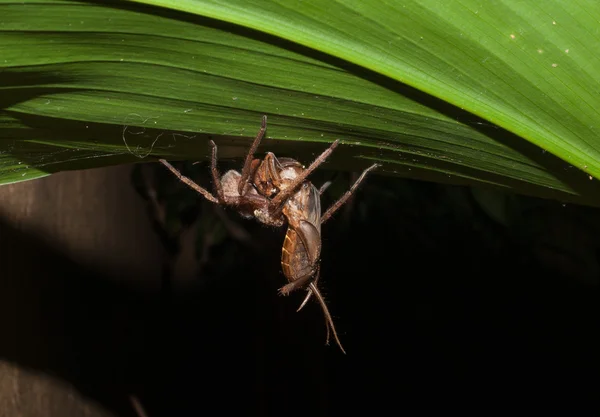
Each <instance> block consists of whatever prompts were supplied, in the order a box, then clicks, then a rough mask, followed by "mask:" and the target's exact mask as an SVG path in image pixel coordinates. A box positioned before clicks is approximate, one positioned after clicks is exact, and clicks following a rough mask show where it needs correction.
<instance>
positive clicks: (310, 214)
mask: <svg viewBox="0 0 600 417" xmlns="http://www.w3.org/2000/svg"><path fill="white" fill-rule="evenodd" d="M266 129H267V116H263V118H262V124H261V127H260V130H259V132H258V134H257V135H256V138H255V139H254V142H253V143H252V146H250V150H249V151H248V154H247V156H246V160H245V161H244V166H243V168H242V172H241V173H240V172H238V171H235V170H230V171H227V172H226V173H225V175H223V176H222V177H221V176H220V174H219V171H218V169H217V145H216V144H215V142H213V141H212V140H211V141H210V144H211V147H212V157H211V167H210V170H211V175H212V179H213V183H214V188H215V194H216V195H213V194H212V193H210V192H209V191H208V190H206V189H204V188H202V187H201V186H199V185H198V184H196V183H195V182H194V181H192V180H191V179H190V178H188V177H186V176H184V175H182V174H181V172H179V171H178V170H177V169H175V168H174V167H173V166H172V165H171V164H169V163H168V162H167V161H166V160H164V159H160V160H159V161H160V162H161V163H162V164H163V165H165V166H166V167H167V168H168V169H169V170H170V171H171V172H172V173H173V174H174V175H175V176H176V177H177V178H178V179H179V180H180V181H182V182H183V183H185V184H186V185H188V186H189V187H191V188H192V189H194V190H196V191H197V192H198V193H200V194H202V196H204V198H206V199H207V200H209V201H211V202H213V203H215V204H222V205H224V206H229V207H232V208H234V209H235V210H236V211H237V212H238V213H240V215H241V216H243V217H245V218H255V219H257V220H258V221H259V222H261V223H264V224H267V225H270V226H275V227H282V226H284V225H285V224H286V223H287V225H288V229H287V232H286V235H285V240H284V242H283V248H282V252H281V266H282V270H283V273H284V275H285V277H286V278H287V280H288V281H289V283H288V284H287V285H284V286H283V287H281V288H280V289H279V292H280V294H282V295H288V294H289V293H291V292H292V291H294V290H296V289H300V288H305V289H306V290H307V292H308V293H307V295H306V297H305V298H304V301H303V302H302V304H301V305H300V307H299V308H298V311H300V310H301V309H302V308H303V307H304V306H305V305H306V303H307V302H308V300H309V299H310V298H311V297H312V296H313V295H314V296H315V298H316V299H317V301H318V302H319V304H320V305H321V308H322V309H323V314H324V316H325V321H326V327H327V341H326V344H328V343H329V334H330V331H331V333H333V337H334V339H335V341H336V343H337V345H338V346H339V348H340V349H341V350H342V352H344V353H345V351H344V348H343V347H342V344H341V342H340V340H339V337H338V335H337V332H336V330H335V326H334V324H333V319H332V317H331V314H330V313H329V309H328V308H327V304H326V303H325V299H324V298H323V296H322V295H321V292H320V291H319V289H318V287H317V283H318V280H319V261H320V257H321V225H322V224H323V223H325V222H326V221H327V220H329V219H330V218H331V216H332V215H333V214H334V213H335V212H336V211H337V210H338V209H339V208H340V207H341V206H342V205H344V203H346V201H348V199H349V198H350V197H351V196H352V194H353V193H354V192H355V191H356V189H357V188H358V186H359V185H360V183H361V182H362V181H363V180H364V179H365V177H366V175H367V174H368V173H369V172H370V171H372V170H373V169H375V168H377V167H378V166H379V165H378V164H373V165H371V166H370V167H368V168H367V169H365V170H364V171H363V173H362V174H361V175H360V177H359V178H358V179H357V180H356V181H355V182H354V184H353V185H352V186H351V187H350V189H349V190H348V191H346V193H345V194H344V195H343V196H342V197H340V199H339V200H337V201H336V202H335V203H334V204H332V205H331V207H329V208H328V209H327V211H325V213H324V214H321V194H322V193H323V192H324V190H325V188H326V187H327V184H326V185H325V186H322V187H321V189H317V188H316V187H315V186H314V185H313V184H312V183H311V182H310V181H308V180H307V178H308V176H309V175H310V174H311V173H312V172H313V171H314V170H315V169H316V168H317V167H319V166H320V165H321V164H322V163H323V162H325V160H326V159H327V157H328V156H329V155H331V153H332V152H333V150H334V149H335V148H336V147H337V146H338V144H339V140H336V141H334V142H333V143H332V144H331V145H330V146H329V148H327V149H326V150H325V151H323V153H321V155H319V156H318V157H317V158H316V159H315V160H314V161H313V162H312V163H311V164H310V165H309V166H308V168H305V167H304V166H303V165H302V164H301V163H299V162H298V161H296V160H294V159H291V158H277V157H276V156H275V155H274V154H273V153H272V152H267V154H266V155H265V158H264V159H262V160H261V159H255V158H254V154H255V152H256V150H257V148H258V146H259V144H260V141H261V140H262V138H263V137H264V135H265V132H266Z"/></svg>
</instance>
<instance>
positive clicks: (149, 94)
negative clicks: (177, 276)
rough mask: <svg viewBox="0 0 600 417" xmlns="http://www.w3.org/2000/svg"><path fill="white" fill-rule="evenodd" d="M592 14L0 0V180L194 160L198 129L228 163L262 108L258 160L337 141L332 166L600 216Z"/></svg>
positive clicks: (577, 6) (433, 5)
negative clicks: (520, 197) (582, 207)
mask: <svg viewBox="0 0 600 417" xmlns="http://www.w3.org/2000/svg"><path fill="white" fill-rule="evenodd" d="M142 3H146V4H142ZM148 4H153V5H155V6H163V7H152V6H148ZM171 9H177V10H171ZM598 18H600V7H599V6H598V5H596V4H595V3H592V2H585V1H581V0H578V1H571V2H568V3H565V2H560V1H546V2H543V4H541V3H538V4H537V5H536V4H535V3H534V2H522V1H517V0H514V1H509V0H504V1H501V0H499V1H494V2H484V3H482V2H479V1H468V0H464V1H462V2H445V3H444V2H442V3H440V2H434V1H426V0H420V1H403V2H400V1H383V0H381V1H375V0H373V1H369V2H364V1H349V0H346V1H344V2H330V1H325V0H312V1H297V2H290V1H285V2H283V1H281V2H276V1H267V0H265V1H261V2H253V1H249V0H231V1H228V2H221V1H201V0H194V1H191V0H186V1H184V0H177V1H144V2H142V1H139V2H135V3H132V2H92V1H90V2H83V1H81V2H78V1H44V0H41V1H40V0H38V1H25V2H11V1H6V0H0V51H1V55H0V71H1V73H0V182H2V183H8V182H14V181H19V180H23V179H28V178H33V177H38V176H41V175H45V174H46V173H52V172H56V171H60V170H64V169H80V168H89V167H94V166H103V165H110V164H117V163H125V162H132V161H139V160H143V158H145V157H149V158H153V157H157V156H164V157H168V158H181V159H183V158H185V159H202V158H206V156H207V154H208V148H207V143H208V138H209V136H210V137H214V138H215V140H216V142H217V143H218V144H219V150H220V156H221V157H224V158H233V157H236V158H239V157H241V156H243V155H244V152H245V150H246V149H247V146H248V143H249V138H251V137H252V136H254V135H255V134H256V131H257V130H258V127H259V124H260V117H261V115H262V114H267V115H268V117H269V125H268V134H267V135H268V137H269V138H270V139H276V140H266V141H265V142H264V149H268V150H271V151H273V152H275V153H276V154H279V155H286V156H292V157H294V158H297V159H299V160H301V161H304V162H309V161H310V159H311V158H313V157H314V153H315V152H319V151H320V150H322V149H323V148H324V147H325V143H324V142H330V141H332V140H333V139H335V138H340V139H341V140H342V143H343V144H345V146H340V147H339V148H338V150H336V152H335V153H334V155H333V156H332V158H331V161H330V163H328V166H329V167H332V168H337V169H353V170H360V169H362V168H363V167H364V166H366V165H367V164H368V163H369V161H372V160H377V161H381V162H383V164H384V166H383V168H382V169H381V170H380V173H381V172H383V173H388V174H394V175H401V176H408V177H412V178H418V179H424V180H431V181H438V182H449V183H453V184H470V185H486V186H492V187H501V188H503V189H509V190H514V191H517V192H520V193H526V194H531V195H539V196H544V197H550V198H556V199H564V200H570V201H577V202H582V203H587V204H595V205H598V204H600V198H599V197H597V196H599V195H600V193H598V191H599V186H598V185H597V181H591V180H590V178H591V177H589V175H590V174H591V175H598V174H599V173H600V154H599V152H598V148H599V145H598V140H597V139H596V137H595V135H594V130H595V123H596V120H597V119H598V111H597V109H598V108H599V106H598V104H600V103H598V100H599V99H598V92H599V86H598V76H597V75H596V73H595V71H594V69H595V68H597V67H598V64H599V63H598V62H597V61H598V59H599V58H598V57H597V54H596V53H595V51H597V49H598V48H597V46H598V35H596V31H595V29H594V28H595V24H596V22H597V20H598ZM546 151H547V152H546ZM554 155H555V156H554ZM561 159H562V160H561ZM564 161H566V162H564ZM580 169H581V170H583V171H586V172H587V173H583V172H581V171H580Z"/></svg>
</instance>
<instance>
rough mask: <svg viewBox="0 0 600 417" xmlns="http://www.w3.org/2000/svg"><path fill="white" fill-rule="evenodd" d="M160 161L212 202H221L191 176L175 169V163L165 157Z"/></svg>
mask: <svg viewBox="0 0 600 417" xmlns="http://www.w3.org/2000/svg"><path fill="white" fill-rule="evenodd" d="M158 161H159V162H160V163H161V164H163V165H164V166H166V167H167V168H168V169H169V171H171V172H172V173H173V174H174V175H175V176H176V177H177V178H178V179H179V181H181V182H182V183H184V184H185V185H187V186H188V187H190V188H192V189H193V190H196V191H197V192H199V193H200V194H202V195H203V196H204V198H206V199H207V200H208V201H210V202H212V203H219V200H218V199H217V198H216V197H215V196H213V195H212V194H211V193H210V192H209V191H208V190H205V189H204V188H202V187H200V186H199V185H198V184H196V183H195V182H194V181H192V180H191V179H190V178H188V177H186V176H184V175H183V174H182V173H181V172H179V171H178V170H177V169H175V167H174V166H173V165H171V164H170V163H168V162H167V161H166V160H165V159H159V160H158Z"/></svg>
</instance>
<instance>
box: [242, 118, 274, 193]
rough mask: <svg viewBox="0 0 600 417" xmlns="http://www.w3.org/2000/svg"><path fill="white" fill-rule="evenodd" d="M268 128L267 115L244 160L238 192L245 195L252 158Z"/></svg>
mask: <svg viewBox="0 0 600 417" xmlns="http://www.w3.org/2000/svg"><path fill="white" fill-rule="evenodd" d="M266 130H267V116H266V115H265V116H263V117H262V122H261V125H260V130H259V131H258V134H257V135H256V138H255V139H254V142H252V146H250V149H249V150H248V155H246V160H245V161H244V168H242V177H241V178H240V183H239V184H238V193H239V194H240V195H244V191H245V188H246V185H248V180H249V179H250V174H251V173H252V160H253V159H254V153H255V152H256V149H257V148H258V145H259V144H260V141H261V140H262V138H263V136H265V131H266Z"/></svg>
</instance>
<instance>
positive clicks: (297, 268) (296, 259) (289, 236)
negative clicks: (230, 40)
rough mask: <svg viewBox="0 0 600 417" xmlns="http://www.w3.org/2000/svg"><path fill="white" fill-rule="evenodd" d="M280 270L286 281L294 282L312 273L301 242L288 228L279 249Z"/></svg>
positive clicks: (294, 232)
mask: <svg viewBox="0 0 600 417" xmlns="http://www.w3.org/2000/svg"><path fill="white" fill-rule="evenodd" d="M281 269H282V270H283V274H284V275H285V277H286V278H287V279H288V281H290V282H292V281H296V280H297V279H298V278H301V277H303V276H305V275H307V274H310V273H311V272H312V263H311V262H310V260H309V259H308V253H307V251H306V248H305V247H304V244H303V243H302V240H301V239H300V237H299V236H298V234H297V233H296V231H295V230H294V229H292V228H291V227H289V228H288V230H287V232H286V234H285V240H284V241H283V247H282V249H281Z"/></svg>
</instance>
